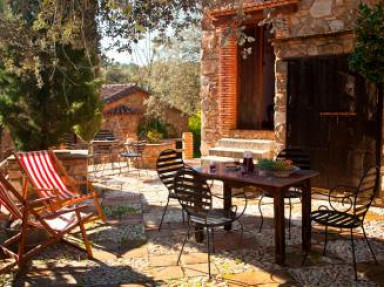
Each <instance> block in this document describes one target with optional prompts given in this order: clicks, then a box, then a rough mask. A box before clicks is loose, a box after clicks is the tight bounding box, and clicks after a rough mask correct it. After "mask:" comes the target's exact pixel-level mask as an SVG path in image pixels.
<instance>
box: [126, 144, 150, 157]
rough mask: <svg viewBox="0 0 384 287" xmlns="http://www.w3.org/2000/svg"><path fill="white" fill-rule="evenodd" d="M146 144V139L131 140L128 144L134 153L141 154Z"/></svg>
mask: <svg viewBox="0 0 384 287" xmlns="http://www.w3.org/2000/svg"><path fill="white" fill-rule="evenodd" d="M146 145H147V141H137V142H132V143H130V144H129V147H130V148H131V149H132V150H133V151H134V152H136V153H138V154H140V155H142V154H143V152H144V150H145V147H146Z"/></svg>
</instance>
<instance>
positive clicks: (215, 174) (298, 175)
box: [197, 163, 319, 188]
mask: <svg viewBox="0 0 384 287" xmlns="http://www.w3.org/2000/svg"><path fill="white" fill-rule="evenodd" d="M227 164H228V163H216V170H215V171H211V169H210V167H209V164H204V165H202V167H200V168H197V171H199V172H200V174H201V175H202V176H204V177H207V178H210V179H217V180H223V181H225V180H230V181H238V182H241V183H249V184H251V185H257V186H260V187H263V186H265V187H275V188H284V187H289V186H292V185H295V184H297V183H299V182H302V181H304V180H306V179H309V178H312V177H315V176H317V175H319V172H317V171H313V170H298V171H296V172H294V173H293V174H291V175H290V176H289V177H276V176H260V173H259V171H258V170H257V167H256V168H255V171H254V172H252V173H244V172H242V171H241V169H239V170H236V171H233V170H228V169H227V168H226V167H225V166H226V165H227Z"/></svg>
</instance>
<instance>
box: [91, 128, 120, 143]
mask: <svg viewBox="0 0 384 287" xmlns="http://www.w3.org/2000/svg"><path fill="white" fill-rule="evenodd" d="M93 139H94V140H95V141H114V140H116V136H115V135H114V134H113V133H112V132H111V131H110V130H99V131H98V132H97V133H96V134H95V136H94V138H93Z"/></svg>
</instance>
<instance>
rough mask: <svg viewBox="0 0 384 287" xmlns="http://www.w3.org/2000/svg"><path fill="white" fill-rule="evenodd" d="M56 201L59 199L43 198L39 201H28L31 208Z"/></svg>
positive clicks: (55, 197)
mask: <svg viewBox="0 0 384 287" xmlns="http://www.w3.org/2000/svg"><path fill="white" fill-rule="evenodd" d="M55 199H57V196H49V197H43V198H38V199H32V200H28V201H27V205H28V206H30V207H35V206H36V205H41V204H44V203H47V202H49V201H51V200H55Z"/></svg>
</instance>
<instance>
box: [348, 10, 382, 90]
mask: <svg viewBox="0 0 384 287" xmlns="http://www.w3.org/2000/svg"><path fill="white" fill-rule="evenodd" d="M355 33H356V43H355V44H356V46H355V51H354V52H353V53H352V55H351V56H350V59H349V64H350V67H351V69H352V70H354V71H356V72H358V73H360V74H362V75H363V76H364V77H365V78H367V79H368V80H370V81H372V82H375V83H376V84H378V83H384V8H383V5H382V4H381V5H380V4H377V5H376V6H374V7H370V6H368V5H366V4H361V5H360V6H359V16H358V19H357V21H356V28H355Z"/></svg>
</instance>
